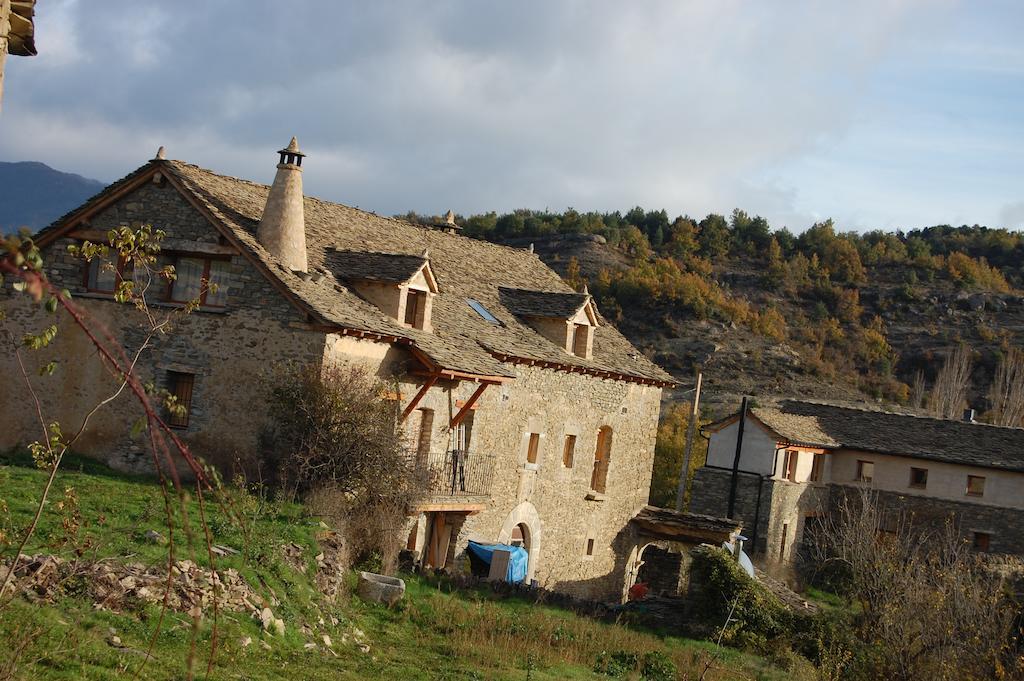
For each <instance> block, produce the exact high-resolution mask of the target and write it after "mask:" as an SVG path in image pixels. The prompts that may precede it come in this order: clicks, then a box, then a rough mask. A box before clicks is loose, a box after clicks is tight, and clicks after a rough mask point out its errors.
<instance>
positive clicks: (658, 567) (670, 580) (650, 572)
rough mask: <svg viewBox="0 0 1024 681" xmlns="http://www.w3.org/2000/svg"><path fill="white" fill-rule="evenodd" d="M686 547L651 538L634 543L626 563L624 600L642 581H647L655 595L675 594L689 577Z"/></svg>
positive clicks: (650, 590) (648, 587)
mask: <svg viewBox="0 0 1024 681" xmlns="http://www.w3.org/2000/svg"><path fill="white" fill-rule="evenodd" d="M683 550H684V547H681V546H678V545H675V544H674V543H673V542H649V543H647V544H640V545H637V546H634V547H633V550H632V551H631V552H630V554H629V560H628V562H627V563H626V579H625V583H624V584H623V589H622V600H623V601H625V600H627V598H628V596H629V589H630V588H631V587H632V586H633V585H634V584H636V583H638V582H644V583H645V584H647V589H648V591H647V592H648V593H649V594H650V595H652V596H660V595H670V596H674V595H676V594H678V593H679V592H680V588H681V587H682V585H683V584H684V582H685V581H686V575H684V574H683V569H684V567H686V561H685V557H684V555H683Z"/></svg>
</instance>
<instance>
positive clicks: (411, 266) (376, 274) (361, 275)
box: [325, 249, 427, 284]
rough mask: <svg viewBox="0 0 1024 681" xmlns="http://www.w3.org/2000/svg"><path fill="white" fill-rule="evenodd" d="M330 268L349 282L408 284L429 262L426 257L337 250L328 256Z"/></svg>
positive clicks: (331, 251) (330, 251)
mask: <svg viewBox="0 0 1024 681" xmlns="http://www.w3.org/2000/svg"><path fill="white" fill-rule="evenodd" d="M325 260H326V262H327V269H328V270H330V271H331V272H332V273H333V274H334V275H335V276H337V277H340V278H341V279H347V280H349V281H385V282H389V283H393V284H404V283H405V282H407V281H409V280H410V279H412V277H413V275H414V274H416V273H417V272H419V271H420V268H422V267H423V264H424V263H426V262H427V259H426V258H424V257H423V256H422V255H401V254H398V253H368V252H366V251H336V250H332V249H328V250H327V253H326V254H325Z"/></svg>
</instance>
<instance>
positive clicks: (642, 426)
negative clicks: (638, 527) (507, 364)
mask: <svg viewBox="0 0 1024 681" xmlns="http://www.w3.org/2000/svg"><path fill="white" fill-rule="evenodd" d="M516 373H517V378H516V380H515V381H514V382H513V383H511V384H507V385H505V386H502V387H501V388H490V389H488V392H489V393H491V394H490V395H487V394H486V393H485V398H486V399H487V401H486V402H485V403H484V404H483V405H482V406H481V408H480V409H479V410H478V412H477V415H476V418H475V420H474V434H473V443H474V444H473V446H474V447H476V448H478V449H481V450H483V451H489V452H492V453H493V454H494V455H495V456H496V466H495V473H494V484H493V488H492V497H493V503H492V504H491V506H490V507H489V508H488V509H487V510H485V511H483V512H481V513H479V514H477V515H473V516H471V517H470V518H469V520H468V521H467V523H466V525H465V527H464V531H463V533H462V535H460V537H459V542H460V545H464V543H465V541H467V540H468V539H469V538H471V537H473V538H480V539H487V540H491V541H494V540H498V541H506V540H507V539H508V536H509V534H510V532H511V529H512V528H513V527H514V526H515V525H516V523H517V522H518V521H519V520H523V521H525V522H526V524H527V526H528V528H529V530H530V532H531V534H532V535H533V537H532V539H533V542H534V545H535V546H534V548H539V551H531V559H532V565H531V567H530V573H531V576H532V577H533V578H534V579H536V580H537V581H538V582H539V583H540V585H541V586H544V587H546V588H550V589H553V590H557V591H561V592H563V593H569V594H572V595H573V596H576V597H579V598H605V597H610V596H614V597H616V598H617V597H618V595H619V594H620V593H621V591H622V588H623V583H622V582H623V579H624V571H625V563H626V559H627V555H628V552H629V550H630V549H632V546H631V545H629V546H626V545H625V542H624V541H623V539H622V537H621V534H622V531H623V529H624V528H625V527H626V524H627V522H628V521H629V519H630V518H631V517H632V516H633V515H634V514H635V513H636V511H638V510H639V509H640V508H641V507H642V506H644V505H645V504H646V503H647V499H648V494H649V491H650V482H651V469H652V466H653V457H654V441H655V437H656V431H657V424H658V413H659V407H660V398H661V390H660V389H659V388H652V387H650V386H641V385H637V384H631V383H625V382H622V381H612V380H607V379H600V378H596V377H591V376H584V375H579V374H570V373H567V372H559V371H552V370H550V369H540V368H535V367H525V366H518V367H517V369H516ZM468 388H469V386H467V389H468ZM603 426H608V427H610V428H611V432H612V447H611V461H610V464H609V469H608V476H607V487H606V491H605V494H604V495H592V494H589V492H590V483H591V474H592V472H593V463H594V453H595V448H596V446H597V439H598V431H599V429H600V428H601V427H603ZM531 432H533V433H539V434H540V447H539V452H538V458H537V463H536V465H533V464H528V463H527V462H526V458H527V447H528V443H529V435H530V433H531ZM566 435H575V436H576V445H575V452H574V457H573V458H574V460H573V465H572V467H566V466H564V465H563V461H562V458H563V457H562V455H563V449H564V445H565V438H566ZM588 496H590V497H591V498H588ZM531 525H532V526H531ZM591 539H592V540H593V546H594V551H593V555H587V553H586V551H587V546H588V540H591ZM538 545H539V546H538ZM534 554H535V555H534Z"/></svg>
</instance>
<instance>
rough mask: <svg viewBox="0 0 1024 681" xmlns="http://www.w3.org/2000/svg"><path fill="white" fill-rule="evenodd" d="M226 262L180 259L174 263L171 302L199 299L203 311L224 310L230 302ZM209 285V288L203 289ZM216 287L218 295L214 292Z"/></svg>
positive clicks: (189, 258) (169, 296)
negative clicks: (204, 309)
mask: <svg viewBox="0 0 1024 681" xmlns="http://www.w3.org/2000/svg"><path fill="white" fill-rule="evenodd" d="M230 265H231V263H230V262H229V261H227V260H209V259H207V258H193V257H184V256H182V257H180V258H178V259H177V261H176V262H175V263H174V275H175V278H174V281H172V282H171V284H170V289H169V292H168V296H167V297H168V299H169V300H170V301H171V302H175V303H188V302H191V301H193V300H196V299H197V298H198V299H199V304H200V305H202V306H204V307H223V306H224V305H225V304H226V303H227V298H228V269H229V267H230ZM203 282H206V285H205V286H204V285H203ZM214 287H216V289H217V290H216V291H213V290H211V289H213V288H214Z"/></svg>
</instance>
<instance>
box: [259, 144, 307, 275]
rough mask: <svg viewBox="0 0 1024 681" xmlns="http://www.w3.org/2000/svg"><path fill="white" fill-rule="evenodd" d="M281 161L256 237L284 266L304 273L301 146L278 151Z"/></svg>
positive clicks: (304, 235)
mask: <svg viewBox="0 0 1024 681" xmlns="http://www.w3.org/2000/svg"><path fill="white" fill-rule="evenodd" d="M277 153H279V154H281V162H280V163H278V164H277V175H276V176H275V177H274V184H272V185H271V186H270V194H269V195H268V196H267V205H266V206H265V207H264V208H263V218H262V219H261V220H260V226H259V228H258V229H257V230H256V238H257V239H258V240H259V242H260V243H261V244H262V245H263V247H264V248H265V249H267V250H268V251H269V252H270V253H271V254H272V255H273V256H275V257H276V258H277V259H278V260H280V261H281V264H283V265H284V266H285V267H289V268H291V269H293V270H298V271H300V272H305V271H306V270H307V263H306V219H305V216H304V214H303V211H302V159H303V158H304V157H305V156H306V155H305V154H303V153H302V152H301V151H299V143H298V141H297V140H296V139H295V138H294V137H293V138H292V141H291V143H290V144H289V145H288V146H287V147H285V148H284V149H282V150H281V151H279V152H277Z"/></svg>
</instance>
